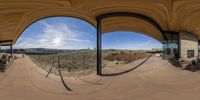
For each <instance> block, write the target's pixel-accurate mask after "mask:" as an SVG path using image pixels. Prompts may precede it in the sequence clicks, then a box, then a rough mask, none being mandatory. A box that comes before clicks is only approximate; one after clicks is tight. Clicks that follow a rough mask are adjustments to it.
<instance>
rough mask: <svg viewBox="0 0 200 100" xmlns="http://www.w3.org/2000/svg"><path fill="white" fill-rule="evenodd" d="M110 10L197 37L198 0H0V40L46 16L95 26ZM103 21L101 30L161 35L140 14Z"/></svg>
mask: <svg viewBox="0 0 200 100" xmlns="http://www.w3.org/2000/svg"><path fill="white" fill-rule="evenodd" d="M111 12H130V13H137V14H141V15H144V16H147V17H149V18H151V19H153V20H154V21H155V22H156V23H158V24H159V26H160V27H161V28H162V30H163V31H177V32H179V31H188V32H191V33H193V34H195V35H196V36H198V38H199V37H200V18H199V17H200V1H199V0H0V22H1V23H0V41H3V40H13V41H14V42H13V43H15V41H16V40H17V39H18V37H19V36H20V34H21V33H22V32H23V31H24V30H25V28H26V27H28V26H29V25H30V24H31V23H33V22H35V21H37V20H39V19H42V18H45V17H49V16H72V17H77V18H81V19H84V20H86V21H88V22H89V23H91V24H93V25H94V26H95V25H96V19H95V18H96V16H98V15H102V14H106V13H111ZM105 20H106V19H105ZM122 21H123V22H122ZM118 23H121V24H118ZM104 25H105V26H106V27H105V26H104V27H103V32H109V31H115V30H120V29H122V30H128V31H137V32H141V33H144V34H147V35H149V36H152V37H154V38H156V39H157V40H161V39H162V36H161V33H160V31H158V30H157V29H156V28H155V27H154V26H153V25H152V24H149V23H148V22H147V21H144V20H142V19H139V18H127V19H124V18H117V19H116V18H111V19H107V21H105V22H104Z"/></svg>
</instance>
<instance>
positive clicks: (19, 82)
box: [0, 57, 200, 100]
mask: <svg viewBox="0 0 200 100" xmlns="http://www.w3.org/2000/svg"><path fill="white" fill-rule="evenodd" d="M143 60H144V59H142V60H138V61H135V62H133V63H131V64H129V65H127V66H125V67H124V66H118V67H115V68H107V69H104V72H107V73H112V72H116V71H122V70H125V69H128V68H129V67H130V66H132V67H133V66H135V65H137V64H138V63H140V62H142V61H143ZM46 74H47V73H46V72H45V71H44V70H42V69H40V68H39V67H37V66H36V65H35V64H34V63H33V62H32V61H31V60H30V59H28V58H27V57H25V58H19V59H17V60H15V62H14V63H13V64H12V65H11V66H10V68H9V69H8V70H7V71H6V73H0V100H199V98H200V95H199V94H200V86H199V85H198V84H199V82H200V73H199V72H195V73H194V72H189V71H183V70H181V69H177V68H175V67H173V66H172V65H171V64H170V63H168V62H167V61H163V60H161V58H159V57H151V58H150V59H149V60H148V61H146V62H145V63H144V64H143V65H141V66H140V67H139V68H137V69H135V70H133V71H131V72H130V73H127V74H123V75H120V76H112V77H99V76H96V75H95V74H92V75H89V76H84V77H65V82H66V83H67V85H68V86H69V87H70V88H71V89H72V91H71V92H70V91H68V90H66V89H65V88H64V86H63V84H62V83H61V81H60V77H57V76H54V75H50V76H49V77H48V78H45V75H46Z"/></svg>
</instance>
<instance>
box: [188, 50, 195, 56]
mask: <svg viewBox="0 0 200 100" xmlns="http://www.w3.org/2000/svg"><path fill="white" fill-rule="evenodd" d="M187 57H188V58H193V57H194V50H188V51H187Z"/></svg>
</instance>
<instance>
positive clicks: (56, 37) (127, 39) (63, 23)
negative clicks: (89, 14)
mask: <svg viewBox="0 0 200 100" xmlns="http://www.w3.org/2000/svg"><path fill="white" fill-rule="evenodd" d="M95 47H96V29H95V27H93V26H92V25H90V24H89V23H87V22H85V21H83V20H80V19H76V18H71V17H51V18H46V19H42V20H39V21H37V22H35V23H33V24H32V25H30V26H29V27H28V28H27V29H26V30H25V31H24V32H23V33H22V35H21V36H20V38H19V39H18V41H17V43H16V45H14V48H54V49H85V48H95ZM161 47H162V45H161V43H160V42H158V41H157V40H155V39H153V38H151V37H149V36H146V35H143V34H140V33H135V32H123V31H118V32H110V33H106V34H103V35H102V48H103V49H132V50H138V49H145V50H147V49H152V48H161Z"/></svg>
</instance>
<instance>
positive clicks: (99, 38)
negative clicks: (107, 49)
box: [96, 17, 102, 76]
mask: <svg viewBox="0 0 200 100" xmlns="http://www.w3.org/2000/svg"><path fill="white" fill-rule="evenodd" d="M96 20H97V75H100V76H101V74H102V72H101V18H99V17H97V18H96Z"/></svg>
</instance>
